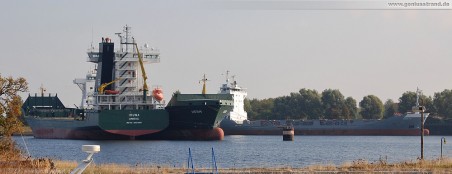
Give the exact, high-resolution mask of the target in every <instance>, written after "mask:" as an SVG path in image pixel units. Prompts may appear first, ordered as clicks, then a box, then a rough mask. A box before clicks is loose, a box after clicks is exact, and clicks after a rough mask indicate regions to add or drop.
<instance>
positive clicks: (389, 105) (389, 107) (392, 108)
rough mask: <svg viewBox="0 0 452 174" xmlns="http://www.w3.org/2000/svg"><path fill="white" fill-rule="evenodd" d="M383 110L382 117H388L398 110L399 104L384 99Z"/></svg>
mask: <svg viewBox="0 0 452 174" xmlns="http://www.w3.org/2000/svg"><path fill="white" fill-rule="evenodd" d="M384 107H385V111H384V115H383V118H389V117H392V116H394V114H395V113H398V112H399V105H398V104H397V103H394V101H392V100H391V99H388V100H386V102H385V104H384Z"/></svg>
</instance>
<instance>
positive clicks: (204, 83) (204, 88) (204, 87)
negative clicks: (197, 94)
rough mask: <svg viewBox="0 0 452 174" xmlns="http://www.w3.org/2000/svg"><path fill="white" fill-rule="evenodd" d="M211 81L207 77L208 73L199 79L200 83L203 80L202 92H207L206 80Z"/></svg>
mask: <svg viewBox="0 0 452 174" xmlns="http://www.w3.org/2000/svg"><path fill="white" fill-rule="evenodd" d="M207 81H209V80H207V78H206V74H204V78H203V79H201V80H200V81H199V83H201V82H203V85H202V94H206V82H207Z"/></svg>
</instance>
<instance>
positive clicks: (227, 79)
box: [226, 70, 229, 84]
mask: <svg viewBox="0 0 452 174" xmlns="http://www.w3.org/2000/svg"><path fill="white" fill-rule="evenodd" d="M228 83H229V70H226V84H228Z"/></svg>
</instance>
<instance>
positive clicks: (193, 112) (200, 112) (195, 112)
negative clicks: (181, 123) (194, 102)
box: [191, 110, 202, 114]
mask: <svg viewBox="0 0 452 174" xmlns="http://www.w3.org/2000/svg"><path fill="white" fill-rule="evenodd" d="M191 113H192V114H202V111H201V110H192V111H191Z"/></svg>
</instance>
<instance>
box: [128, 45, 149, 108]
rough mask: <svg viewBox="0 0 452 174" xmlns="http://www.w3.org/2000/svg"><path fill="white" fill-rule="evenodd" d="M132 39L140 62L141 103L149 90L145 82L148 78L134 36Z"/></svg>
mask: <svg viewBox="0 0 452 174" xmlns="http://www.w3.org/2000/svg"><path fill="white" fill-rule="evenodd" d="M132 39H133V45H135V48H136V50H137V54H138V62H140V67H141V74H142V76H143V103H146V96H147V92H148V91H149V89H148V84H147V83H146V80H147V79H148V77H147V75H146V71H145V69H144V63H143V57H142V56H141V54H140V50H139V49H138V45H137V43H136V42H135V39H134V38H132Z"/></svg>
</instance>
